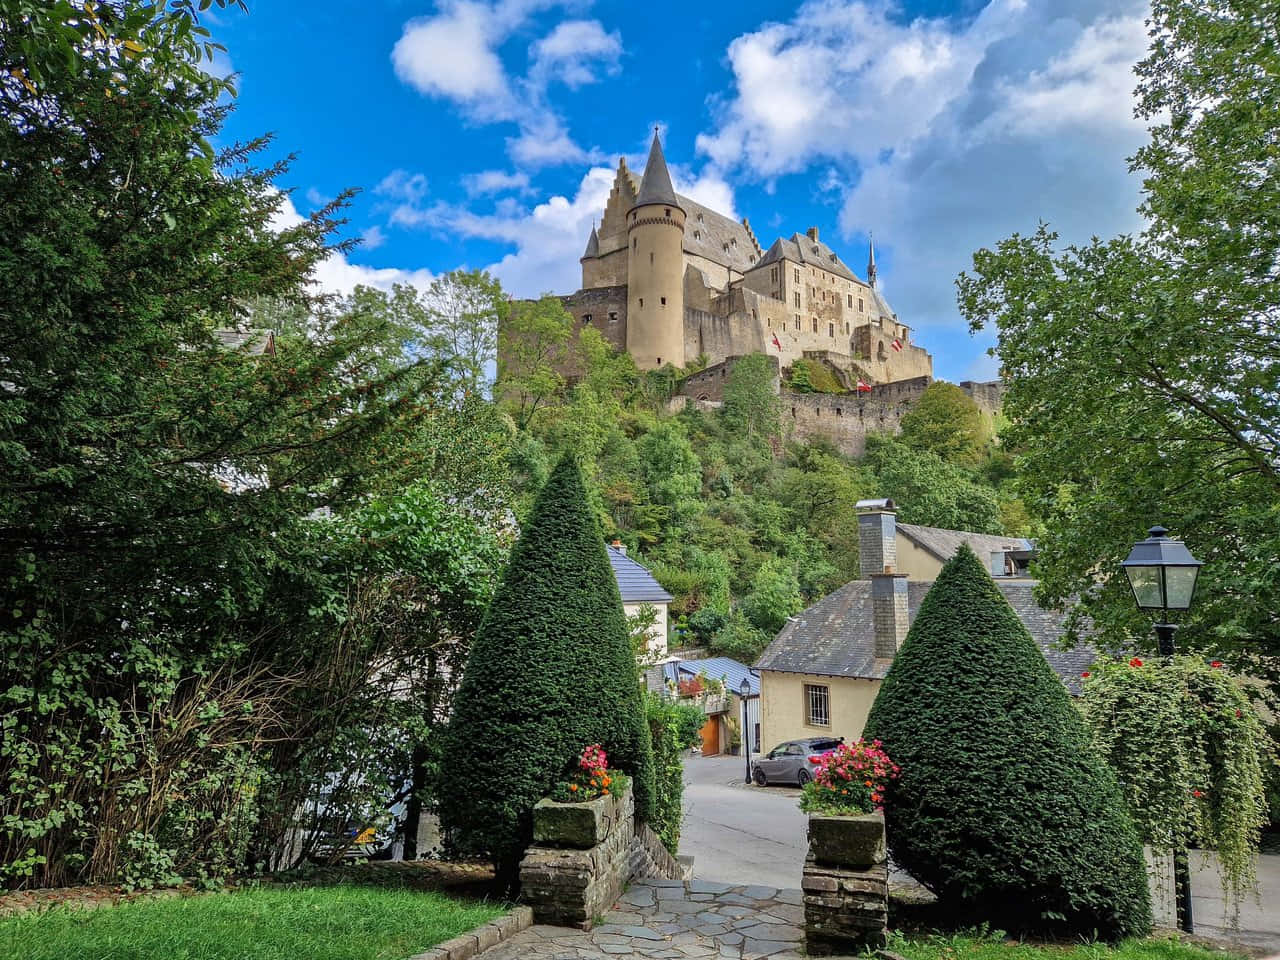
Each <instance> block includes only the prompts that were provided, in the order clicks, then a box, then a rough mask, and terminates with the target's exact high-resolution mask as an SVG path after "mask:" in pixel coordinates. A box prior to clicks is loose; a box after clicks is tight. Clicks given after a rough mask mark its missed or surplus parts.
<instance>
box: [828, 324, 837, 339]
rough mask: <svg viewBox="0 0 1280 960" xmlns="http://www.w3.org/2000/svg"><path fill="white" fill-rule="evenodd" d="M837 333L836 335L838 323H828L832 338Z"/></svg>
mask: <svg viewBox="0 0 1280 960" xmlns="http://www.w3.org/2000/svg"><path fill="white" fill-rule="evenodd" d="M835 335H836V325H835V324H834V323H828V324H827V336H828V337H831V338H832V339H835Z"/></svg>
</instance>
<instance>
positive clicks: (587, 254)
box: [578, 223, 600, 288]
mask: <svg viewBox="0 0 1280 960" xmlns="http://www.w3.org/2000/svg"><path fill="white" fill-rule="evenodd" d="M599 258H600V235H599V234H598V233H596V225H595V224H594V223H593V224H591V236H590V237H588V238H587V249H586V250H585V251H584V252H583V254H582V256H580V257H579V258H578V262H579V263H580V264H582V286H583V288H586V287H587V286H588V280H589V279H590V277H589V276H588V270H587V261H588V260H598V259H599Z"/></svg>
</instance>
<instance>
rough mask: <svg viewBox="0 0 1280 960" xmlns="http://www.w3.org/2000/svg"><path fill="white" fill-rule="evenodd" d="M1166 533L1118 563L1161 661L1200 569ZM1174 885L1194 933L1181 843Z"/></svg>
mask: <svg viewBox="0 0 1280 960" xmlns="http://www.w3.org/2000/svg"><path fill="white" fill-rule="evenodd" d="M1168 533H1169V531H1168V530H1166V529H1165V528H1164V527H1161V526H1154V527H1152V528H1151V529H1150V530H1148V531H1147V539H1145V540H1142V541H1140V542H1138V543H1135V544H1134V545H1133V550H1132V551H1131V552H1130V553H1129V557H1128V559H1126V560H1125V561H1124V563H1123V564H1121V567H1122V568H1123V569H1124V572H1125V576H1127V577H1128V578H1129V586H1130V588H1132V590H1133V599H1134V602H1136V603H1137V605H1138V609H1139V610H1159V611H1160V614H1161V616H1160V622H1158V623H1156V625H1155V628H1156V649H1157V650H1158V651H1159V654H1160V656H1161V657H1163V658H1169V657H1172V656H1173V654H1174V649H1175V646H1174V633H1175V632H1176V631H1177V629H1178V627H1177V625H1176V624H1172V623H1169V611H1170V610H1188V609H1190V607H1191V599H1192V597H1193V596H1194V595H1195V590H1196V579H1197V578H1198V576H1199V573H1200V567H1201V566H1203V564H1201V562H1200V561H1199V560H1197V559H1196V558H1195V557H1193V556H1192V555H1191V551H1190V550H1188V549H1187V548H1186V545H1185V544H1183V543H1182V542H1181V541H1179V540H1170V539H1169V536H1168ZM1173 883H1174V887H1175V888H1176V899H1175V902H1174V908H1175V910H1176V911H1177V914H1178V926H1179V927H1181V928H1182V929H1183V930H1185V931H1186V932H1187V933H1194V932H1195V919H1194V917H1193V916H1192V913H1191V859H1190V855H1189V853H1188V851H1187V848H1186V846H1185V845H1184V844H1181V843H1180V844H1179V845H1178V847H1177V848H1176V849H1175V850H1174V851H1173Z"/></svg>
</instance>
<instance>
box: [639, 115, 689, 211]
mask: <svg viewBox="0 0 1280 960" xmlns="http://www.w3.org/2000/svg"><path fill="white" fill-rule="evenodd" d="M648 203H665V204H669V205H670V206H673V207H678V206H680V204H679V203H677V202H676V191H675V188H674V187H672V186H671V174H670V173H668V172H667V158H666V157H664V156H663V155H662V142H661V141H660V140H659V139H658V131H657V130H654V131H653V145H652V146H651V147H649V161H648V163H646V164H645V165H644V179H643V180H641V181H640V192H639V193H638V194H636V206H637V207H643V206H644V205H645V204H648Z"/></svg>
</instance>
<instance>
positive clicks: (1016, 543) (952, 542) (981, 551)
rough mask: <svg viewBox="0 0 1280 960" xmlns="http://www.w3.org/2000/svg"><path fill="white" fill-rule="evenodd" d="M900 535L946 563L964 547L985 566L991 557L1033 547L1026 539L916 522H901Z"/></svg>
mask: <svg viewBox="0 0 1280 960" xmlns="http://www.w3.org/2000/svg"><path fill="white" fill-rule="evenodd" d="M897 526H898V532H899V533H902V534H903V535H904V536H905V537H906V538H907V539H908V540H910V541H911V542H912V543H914V544H915V545H916V546H917V547H919V548H920V549H922V550H924V551H926V552H928V553H930V554H932V555H933V556H934V557H936V558H937V559H939V560H941V561H943V562H944V563H945V562H946V561H948V560H950V559H951V558H952V557H954V556H955V555H956V553H957V552H958V551H959V549H960V545H961V544H968V545H969V549H970V550H972V551H973V552H974V553H975V554H977V557H978V561H979V562H980V563H981V564H982V565H983V566H984V567H985V566H987V564H988V561H989V560H990V559H991V554H993V553H995V552H997V551H999V552H1001V553H1004V552H1006V551H1009V550H1031V549H1032V548H1033V546H1034V545H1033V544H1032V543H1031V541H1030V540H1027V539H1024V538H1023V537H1003V536H997V535H996V534H992V533H970V532H969V531H967V530H947V529H945V528H944V527H922V526H920V525H919V524H916V523H902V522H901V521H898V524H897Z"/></svg>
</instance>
